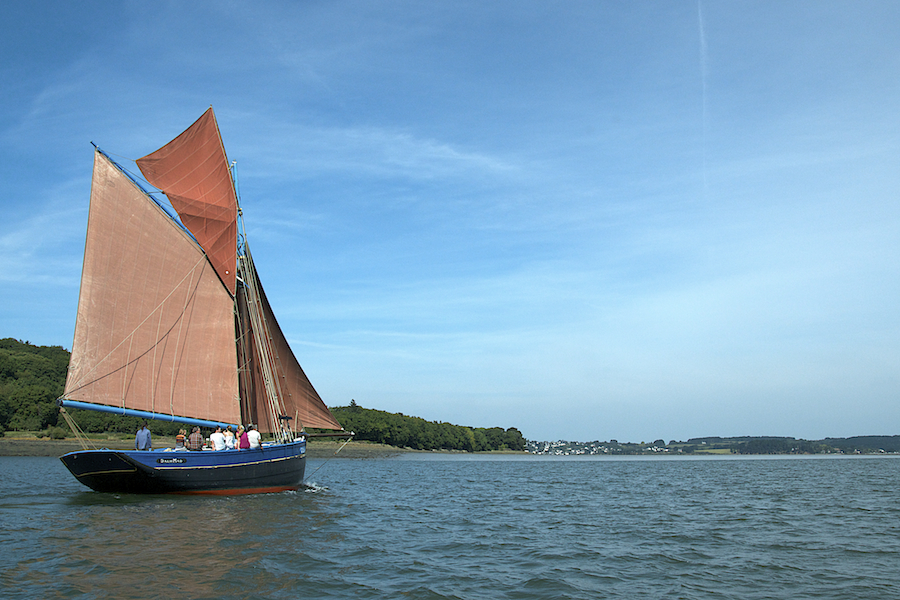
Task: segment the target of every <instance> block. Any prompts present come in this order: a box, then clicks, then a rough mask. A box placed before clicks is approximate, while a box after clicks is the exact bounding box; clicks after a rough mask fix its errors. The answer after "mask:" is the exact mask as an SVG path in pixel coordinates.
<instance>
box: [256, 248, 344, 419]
mask: <svg viewBox="0 0 900 600" xmlns="http://www.w3.org/2000/svg"><path fill="white" fill-rule="evenodd" d="M248 260H249V261H250V262H252V258H250V259H248ZM254 271H255V268H254ZM250 279H251V282H248V283H250V284H251V285H252V281H256V293H255V294H250V295H251V296H253V297H257V298H259V302H260V304H261V309H262V314H263V317H264V322H265V328H266V331H265V332H263V335H262V338H263V339H265V340H267V343H268V344H269V345H270V348H271V350H272V352H271V355H272V356H273V359H274V360H273V362H274V365H273V368H272V371H273V374H274V376H275V378H276V379H277V380H278V381H277V383H276V384H275V387H277V388H278V390H279V397H280V400H281V405H282V408H283V411H284V415H285V416H288V417H291V419H293V421H292V426H294V427H296V428H298V429H299V428H300V427H301V426H302V427H314V428H321V429H343V427H341V424H340V423H338V422H337V419H335V418H334V415H332V414H331V411H329V410H328V407H327V406H326V405H325V403H324V402H323V401H322V398H321V397H320V396H319V394H318V392H316V390H315V388H314V387H313V385H312V383H311V382H310V381H309V378H308V377H307V376H306V373H304V372H303V368H302V367H301V366H300V363H299V362H298V361H297V359H296V357H295V356H294V353H293V351H292V350H291V347H290V345H289V344H288V342H287V340H286V339H285V337H284V333H282V331H281V327H280V326H279V325H278V321H277V320H276V319H275V313H274V312H273V311H272V307H271V306H270V305H269V300H268V299H267V298H266V294H265V292H264V291H263V289H262V284H261V283H259V281H258V280H257V279H256V278H255V277H253V278H250ZM247 302H248V298H247V295H246V294H243V293H241V292H240V291H239V293H238V310H239V312H240V322H241V324H242V325H241V327H242V329H243V331H242V335H241V337H240V341H239V343H241V344H242V345H243V347H242V349H241V352H240V354H241V355H242V356H244V357H245V359H244V360H245V361H246V362H245V367H246V368H245V369H244V371H243V373H242V382H241V390H242V398H243V399H244V400H243V412H244V414H245V415H250V416H251V418H252V419H253V422H254V423H258V424H259V427H260V430H261V431H263V432H266V431H269V430H270V429H271V425H269V424H270V423H276V422H277V416H278V415H275V417H276V418H274V419H273V418H272V415H270V414H269V408H268V407H269V404H268V403H267V402H266V399H265V393H266V392H265V384H264V383H263V377H264V376H263V374H262V369H261V361H262V360H265V358H264V355H265V354H266V353H262V352H260V351H259V349H258V348H257V347H256V343H257V342H256V341H255V339H256V338H255V336H254V335H253V332H252V331H251V330H250V328H251V327H252V325H251V324H250V318H249V315H248V312H249V309H248V307H247Z"/></svg>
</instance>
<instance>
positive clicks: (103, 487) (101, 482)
mask: <svg viewBox="0 0 900 600" xmlns="http://www.w3.org/2000/svg"><path fill="white" fill-rule="evenodd" d="M60 460H61V461H62V462H63V464H64V465H66V468H67V469H69V471H70V472H71V473H72V475H74V476H75V478H76V479H78V481H80V482H81V483H83V484H84V485H86V486H88V487H89V488H91V489H93V490H96V491H98V492H112V493H127V494H179V493H180V494H255V493H263V492H278V491H283V490H295V489H297V488H299V487H300V486H301V485H302V484H303V474H304V471H305V469H306V440H300V441H296V442H291V443H288V444H269V445H264V446H263V447H262V448H261V449H259V450H241V451H237V450H225V451H220V452H211V451H205V452H189V451H177V452H174V451H173V452H168V451H163V450H147V451H139V450H81V451H78V452H70V453H68V454H65V455H63V456H61V457H60Z"/></svg>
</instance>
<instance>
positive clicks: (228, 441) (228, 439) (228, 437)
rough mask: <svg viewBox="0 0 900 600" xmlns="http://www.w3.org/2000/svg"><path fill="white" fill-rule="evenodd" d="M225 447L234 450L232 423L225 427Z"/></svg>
mask: <svg viewBox="0 0 900 600" xmlns="http://www.w3.org/2000/svg"><path fill="white" fill-rule="evenodd" d="M223 433H224V435H225V449H226V450H234V432H232V431H231V425H229V426H228V427H226V428H225V431H224V432H223Z"/></svg>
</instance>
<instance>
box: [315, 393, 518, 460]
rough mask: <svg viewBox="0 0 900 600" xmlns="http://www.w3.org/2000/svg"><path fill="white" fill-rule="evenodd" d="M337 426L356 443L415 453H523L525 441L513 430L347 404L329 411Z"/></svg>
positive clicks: (351, 403) (511, 428) (516, 430)
mask: <svg viewBox="0 0 900 600" xmlns="http://www.w3.org/2000/svg"><path fill="white" fill-rule="evenodd" d="M331 412H332V413H333V414H334V416H335V418H337V420H338V422H339V423H340V424H341V426H343V428H344V429H346V430H348V431H353V432H355V433H356V438H355V439H357V440H366V441H370V442H378V443H380V444H388V445H391V446H397V447H400V448H414V449H416V450H463V451H466V452H483V451H488V450H518V451H521V450H524V449H525V438H524V437H522V434H521V433H520V432H519V430H518V429H516V428H515V427H510V428H509V429H505V430H504V429H503V428H502V427H491V428H487V429H485V428H482V427H474V428H473V427H466V426H463V425H452V424H450V423H438V422H436V421H426V420H425V419H422V418H419V417H408V416H406V415H403V414H400V413H389V412H385V411H381V410H374V409H371V408H363V407H361V406H359V405H357V404H356V401H351V402H350V405H349V406H340V407H335V408H332V409H331Z"/></svg>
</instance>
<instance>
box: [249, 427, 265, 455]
mask: <svg viewBox="0 0 900 600" xmlns="http://www.w3.org/2000/svg"><path fill="white" fill-rule="evenodd" d="M247 440H248V441H249V442H250V449H251V450H256V449H258V448H262V436H261V435H259V432H258V431H257V430H256V427H254V426H253V425H247Z"/></svg>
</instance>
